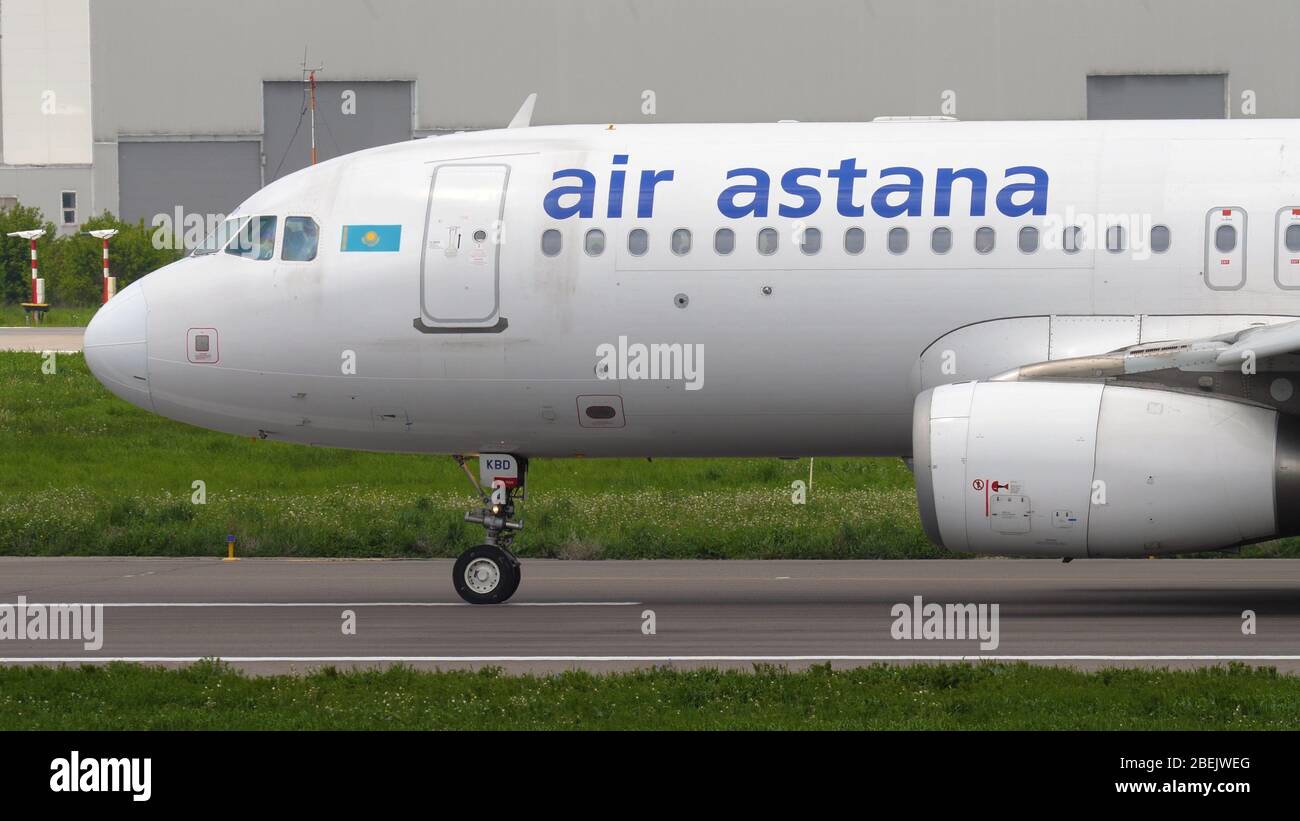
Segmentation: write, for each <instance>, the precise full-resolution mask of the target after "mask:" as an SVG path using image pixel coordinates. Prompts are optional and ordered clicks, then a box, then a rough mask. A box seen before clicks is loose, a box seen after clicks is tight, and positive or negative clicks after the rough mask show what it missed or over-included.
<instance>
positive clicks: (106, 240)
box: [104, 237, 109, 305]
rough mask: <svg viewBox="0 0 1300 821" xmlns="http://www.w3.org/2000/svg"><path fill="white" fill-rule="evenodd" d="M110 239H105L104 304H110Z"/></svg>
mask: <svg viewBox="0 0 1300 821" xmlns="http://www.w3.org/2000/svg"><path fill="white" fill-rule="evenodd" d="M108 297H109V293H108V238H107V237H105V238H104V304H105V305H107V304H108Z"/></svg>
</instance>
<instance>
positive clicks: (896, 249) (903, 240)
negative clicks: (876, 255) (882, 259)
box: [888, 228, 907, 254]
mask: <svg viewBox="0 0 1300 821" xmlns="http://www.w3.org/2000/svg"><path fill="white" fill-rule="evenodd" d="M888 247H889V253H891V254H905V253H907V229H906V228H890V229H889V240H888Z"/></svg>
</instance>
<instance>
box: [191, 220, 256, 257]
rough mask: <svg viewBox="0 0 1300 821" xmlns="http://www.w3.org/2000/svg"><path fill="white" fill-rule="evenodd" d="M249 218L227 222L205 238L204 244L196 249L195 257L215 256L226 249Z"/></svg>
mask: <svg viewBox="0 0 1300 821" xmlns="http://www.w3.org/2000/svg"><path fill="white" fill-rule="evenodd" d="M247 219H248V217H231V218H230V219H228V220H225V221H224V222H222V223H221V224H220V225H218V226H217V227H216V229H215V230H214V231H213V232H212V233H210V234H208V235H207V237H206V238H204V240H203V243H202V244H201V245H199V247H197V248H195V249H194V255H195V256H203V255H205V254H215V253H217V252H218V251H220V250H221V249H223V248H225V247H226V245H227V243H229V242H230V238H231V237H233V236H234V235H235V234H236V233H238V232H239V226H240V225H242V224H243V223H244V221H245V220H247Z"/></svg>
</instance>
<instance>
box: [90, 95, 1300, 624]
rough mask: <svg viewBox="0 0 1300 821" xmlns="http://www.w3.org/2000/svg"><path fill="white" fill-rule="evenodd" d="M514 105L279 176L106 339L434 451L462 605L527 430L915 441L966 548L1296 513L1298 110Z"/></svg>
mask: <svg viewBox="0 0 1300 821" xmlns="http://www.w3.org/2000/svg"><path fill="white" fill-rule="evenodd" d="M534 100H535V97H533V98H530V99H529V100H528V101H527V102H526V103H525V106H524V108H523V109H521V112H520V114H519V115H517V116H516V118H515V120H514V121H512V123H511V125H510V127H507V128H505V129H499V130H491V131H480V132H470V133H458V134H454V135H445V136H438V137H433V138H427V139H420V140H415V141H411V142H404V143H400V144H396V145H390V146H384V147H380V148H375V149H369V150H365V151H361V152H358V153H354V154H350V155H346V156H343V157H340V158H337V159H334V160H331V161H328V162H323V163H320V164H319V165H315V166H312V167H309V168H306V169H304V170H302V171H299V172H297V173H295V174H292V175H290V176H288V177H285V178H284V179H281V180H278V181H276V182H274V183H272V184H271V185H268V186H266V187H265V188H263V189H262V190H260V191H258V192H257V193H255V194H254V195H252V196H251V197H249V198H248V200H247V201H245V202H244V203H242V204H241V205H239V207H238V208H237V209H236V210H235V211H234V213H233V214H232V215H231V216H229V218H228V219H227V220H226V221H225V222H224V223H222V224H221V225H220V226H219V227H218V229H217V230H216V231H214V232H213V233H212V236H210V237H209V238H208V239H207V240H205V242H204V243H203V245H202V246H200V247H198V248H196V249H195V250H194V251H193V253H192V254H190V255H189V256H188V257H186V258H184V259H182V260H180V261H178V262H176V263H174V264H171V265H168V266H166V267H165V268H163V269H161V270H158V271H156V272H154V273H152V274H149V275H148V276H145V277H143V278H142V279H140V280H139V281H137V282H134V283H132V284H131V285H130V286H129V287H128V288H126V289H125V290H123V291H122V292H121V293H119V294H117V296H115V297H114V298H113V299H112V300H111V301H109V303H108V304H107V305H106V306H105V307H104V308H103V309H102V310H100V311H99V313H98V314H96V316H95V317H94V320H93V321H92V322H91V324H90V326H89V327H88V328H87V330H86V335H85V355H86V361H87V363H88V365H89V367H90V369H91V370H92V372H93V373H94V375H95V376H96V377H97V378H98V379H99V381H100V382H102V383H103V384H104V385H105V386H107V387H108V388H109V389H110V390H111V391H113V392H114V393H115V394H117V396H119V397H121V398H122V399H125V400H127V401H129V402H132V403H134V404H136V405H138V406H140V407H142V408H144V409H146V410H149V411H151V412H153V413H156V414H160V415H162V416H165V417H169V418H172V419H177V420H180V421H182V422H186V423H189V424H192V425H197V426H200V427H204V428H209V429H212V430H217V431H225V432H228V433H232V434H238V435H242V436H256V437H260V438H262V439H267V440H273V441H282V442H294V443H299V444H303V445H314V446H319V447H330V448H351V449H359V450H369V451H387V452H411V453H423V454H439V455H452V456H454V457H455V458H456V459H457V460H458V461H460V463H461V465H462V467H464V468H465V470H466V472H467V473H468V474H469V475H470V480H471V481H472V482H474V484H475V486H476V488H477V490H478V492H479V493H480V495H481V496H482V498H483V506H482V507H481V508H480V509H477V510H475V511H471V512H469V513H467V514H466V519H467V520H468V521H470V522H472V523H475V524H478V525H481V526H482V527H483V528H484V531H485V539H484V543H483V544H482V545H480V546H478V547H475V548H473V549H471V550H468V551H466V552H465V553H464V554H462V555H461V556H460V557H459V558H458V559H457V561H456V563H455V565H454V567H453V572H452V576H453V579H452V581H453V586H454V587H455V589H456V591H457V593H458V594H459V595H460V597H461V598H463V599H464V600H465V601H467V602H470V603H472V604H499V603H501V602H504V601H506V600H508V599H509V598H510V597H511V596H513V595H514V593H515V592H516V590H517V589H518V587H519V584H520V578H521V569H520V565H519V561H518V559H517V558H516V557H515V555H514V553H513V552H512V550H511V547H512V539H513V538H514V536H515V534H516V533H517V531H518V529H519V527H520V522H519V521H518V519H517V516H516V503H517V502H519V501H521V500H522V499H523V498H524V496H523V494H524V492H525V488H526V477H527V468H528V462H529V460H530V459H535V458H541V457H547V458H555V457H580V456H581V457H587V458H602V457H817V456H893V457H902V458H905V459H909V460H911V461H910V463H909V464H911V465H912V466H913V469H914V471H915V477H916V488H917V497H918V504H919V509H920V516H921V522H922V524H923V527H924V529H925V532H926V534H927V535H928V536H929V538H930V539H931V540H933V541H934V542H935V543H936V544H938V545H942V546H944V547H946V548H948V549H950V550H953V551H961V552H970V553H978V554H992V555H1006V556H1041V557H1053V558H1061V559H1064V560H1066V561H1069V560H1072V559H1075V558H1089V557H1146V556H1164V555H1170V554H1176V553H1184V552H1194V551H1206V550H1218V549H1224V548H1230V547H1234V546H1238V545H1245V544H1250V543H1254V542H1259V541H1263V540H1268V539H1273V538H1277V537H1281V536H1287V535H1294V534H1297V533H1300V423H1298V422H1297V413H1298V412H1300V396H1297V392H1296V385H1297V384H1298V380H1300V359H1297V354H1300V322H1298V321H1297V317H1300V174H1297V168H1300V165H1297V163H1298V162H1300V123H1297V122H1296V121H1288V120H1245V121H1243V120H1233V121H1216V120H1195V121H1173V120H1166V121H1109V122H1107V121H1057V122H959V121H955V120H951V119H950V118H915V117H890V118H880V119H877V120H875V121H872V122H864V123H799V122H793V121H782V122H777V123H758V124H633V125H627V124H617V123H616V124H594V125H564V126H538V127H535V126H531V125H530V118H531V109H532V104H533V101H534ZM706 353H707V357H706V356H705V354H706ZM706 366H707V367H706ZM473 455H478V456H479V457H480V460H479V467H480V470H479V475H478V476H477V477H476V476H474V475H473V472H472V471H471V469H470V468H469V467H468V464H467V463H466V457H468V456H473Z"/></svg>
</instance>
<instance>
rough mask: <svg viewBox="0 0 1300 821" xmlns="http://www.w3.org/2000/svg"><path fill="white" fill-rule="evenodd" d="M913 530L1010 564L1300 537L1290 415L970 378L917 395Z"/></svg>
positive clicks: (1153, 395) (1131, 392) (1122, 389)
mask: <svg viewBox="0 0 1300 821" xmlns="http://www.w3.org/2000/svg"><path fill="white" fill-rule="evenodd" d="M912 444H913V455H914V458H915V463H916V491H917V500H918V503H919V505H920V511H921V522H922V525H923V526H924V527H925V532H926V534H927V535H928V536H929V537H930V539H931V540H932V541H934V542H935V543H936V544H938V545H941V546H944V547H947V548H948V549H950V550H955V551H968V552H974V553H990V554H997V555H1007V556H1059V557H1094V558H1096V557H1121V556H1145V555H1155V554H1170V553H1185V552H1194V551H1200V550H1216V549H1220V548H1225V547H1232V546H1234V545H1239V544H1244V543H1249V542H1257V541H1263V540H1266V539H1269V538H1274V537H1279V536H1288V535H1293V534H1295V533H1300V421H1297V419H1296V418H1295V417H1292V416H1287V415H1279V414H1278V413H1277V412H1276V411H1275V410H1273V409H1271V408H1264V407H1259V406H1256V405H1252V404H1249V403H1245V402H1237V401H1232V400H1226V399H1219V398H1215V397H1211V396H1199V395H1196V394H1189V393H1176V392H1172V391H1162V390H1153V389H1147V388H1135V387H1128V386H1123V385H1111V384H1102V383H1091V382H1088V383H1078V382H1076V383H1071V382H967V383H962V384H957V385H943V386H940V387H937V388H933V389H931V390H927V391H925V392H924V393H922V394H921V395H920V396H918V397H917V399H916V406H915V410H914V414H913V424H912Z"/></svg>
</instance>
